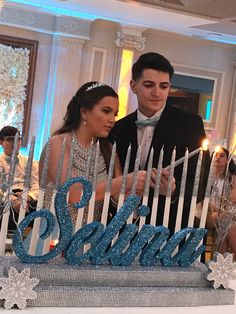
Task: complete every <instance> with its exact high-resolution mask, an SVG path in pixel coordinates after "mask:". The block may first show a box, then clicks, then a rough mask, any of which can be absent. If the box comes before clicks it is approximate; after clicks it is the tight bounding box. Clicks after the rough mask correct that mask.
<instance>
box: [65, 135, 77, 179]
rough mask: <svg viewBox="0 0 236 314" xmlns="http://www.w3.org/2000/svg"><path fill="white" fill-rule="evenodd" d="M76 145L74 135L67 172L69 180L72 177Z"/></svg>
mask: <svg viewBox="0 0 236 314" xmlns="http://www.w3.org/2000/svg"><path fill="white" fill-rule="evenodd" d="M74 146H75V139H74V138H73V137H72V141H71V148H70V156H69V160H68V165H67V172H66V180H69V179H70V178H71V172H72V165H73V161H74Z"/></svg>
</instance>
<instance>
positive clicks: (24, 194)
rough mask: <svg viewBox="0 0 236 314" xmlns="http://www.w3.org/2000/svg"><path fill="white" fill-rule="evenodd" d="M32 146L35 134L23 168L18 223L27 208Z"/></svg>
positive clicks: (32, 155) (32, 157)
mask: <svg viewBox="0 0 236 314" xmlns="http://www.w3.org/2000/svg"><path fill="white" fill-rule="evenodd" d="M34 146H35V136H33V137H32V140H31V144H30V150H29V157H28V160H27V165H26V170H25V178H24V188H23V192H22V197H21V205H20V211H19V216H18V224H19V223H20V222H21V221H22V219H23V218H24V217H25V212H26V210H27V198H28V193H29V189H30V181H31V171H32V164H33V159H34Z"/></svg>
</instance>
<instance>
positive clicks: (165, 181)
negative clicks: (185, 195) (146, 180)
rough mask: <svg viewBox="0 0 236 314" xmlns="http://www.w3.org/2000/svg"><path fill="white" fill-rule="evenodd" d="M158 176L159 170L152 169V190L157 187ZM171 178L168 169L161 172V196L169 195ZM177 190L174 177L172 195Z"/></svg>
mask: <svg viewBox="0 0 236 314" xmlns="http://www.w3.org/2000/svg"><path fill="white" fill-rule="evenodd" d="M156 176H157V169H156V168H152V174H151V187H152V188H154V187H155V184H156ZM169 176H170V172H169V170H167V169H162V170H161V179H160V194H161V195H166V194H167V189H168V180H169ZM175 189H176V184H175V178H174V177H173V178H172V182H171V194H173V193H174V191H175Z"/></svg>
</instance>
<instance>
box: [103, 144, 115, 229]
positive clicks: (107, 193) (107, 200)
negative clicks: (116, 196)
mask: <svg viewBox="0 0 236 314" xmlns="http://www.w3.org/2000/svg"><path fill="white" fill-rule="evenodd" d="M115 159H116V143H114V145H113V147H112V152H111V160H110V165H109V170H108V176H107V182H106V190H105V197H104V202H103V209H102V217H101V223H102V224H103V225H104V226H106V224H107V215H108V208H109V203H110V196H111V185H112V178H113V173H114V166H115Z"/></svg>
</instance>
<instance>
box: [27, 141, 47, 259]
mask: <svg viewBox="0 0 236 314" xmlns="http://www.w3.org/2000/svg"><path fill="white" fill-rule="evenodd" d="M50 149H51V141H50V139H49V140H48V142H47V144H46V146H45V156H44V161H43V169H42V175H41V180H40V189H39V197H38V202H37V209H36V210H40V209H42V208H43V201H44V195H45V188H46V183H47V172H48V161H49V154H50ZM40 223H41V218H37V219H35V220H34V227H33V230H32V234H31V240H30V246H29V254H30V255H34V254H35V252H36V246H37V242H38V238H39V229H40Z"/></svg>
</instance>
